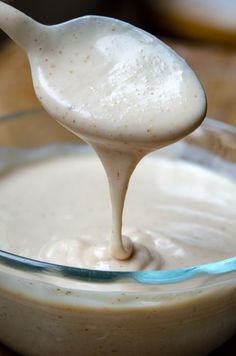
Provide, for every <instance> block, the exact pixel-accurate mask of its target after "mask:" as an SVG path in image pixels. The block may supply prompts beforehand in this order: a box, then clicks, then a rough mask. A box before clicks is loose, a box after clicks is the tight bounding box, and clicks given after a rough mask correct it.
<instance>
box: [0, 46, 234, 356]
mask: <svg viewBox="0 0 236 356" xmlns="http://www.w3.org/2000/svg"><path fill="white" fill-rule="evenodd" d="M167 42H168V43H170V44H171V46H172V47H173V48H175V49H176V50H177V52H178V53H179V54H181V55H182V56H183V57H184V58H185V59H186V60H187V62H188V63H189V64H190V65H191V66H192V68H193V69H194V70H195V71H196V73H197V74H198V76H199V78H200V80H201V81H202V83H203V86H204V88H205V90H206V94H207V97H208V112H207V115H208V116H209V117H212V118H216V119H218V120H222V121H225V122H227V123H231V124H233V125H235V126H236V50H234V49H223V48H219V47H210V48H209V47H207V46H204V47H202V46H199V45H194V44H189V43H183V42H174V41H173V40H167ZM0 78H1V79H0V80H1V85H0V116H3V115H8V114H10V113H14V112H17V111H24V110H27V109H32V108H37V107H40V103H39V102H38V100H37V98H36V96H35V94H34V91H33V87H32V82H31V75H30V70H29V65H28V61H27V58H26V56H25V54H24V53H23V51H22V50H20V49H19V48H17V47H16V46H15V45H14V44H13V43H12V42H5V43H2V44H1V46H0ZM3 355H5V356H10V355H13V353H12V352H11V351H10V350H7V349H6V348H4V347H3V346H1V345H0V356H3ZM213 355H215V356H216V355H217V356H218V355H224V356H235V355H236V336H235V337H234V338H232V339H231V340H230V341H229V342H228V343H227V344H226V345H224V346H223V347H222V348H220V349H219V350H218V351H216V352H214V353H213V354H212V356H213Z"/></svg>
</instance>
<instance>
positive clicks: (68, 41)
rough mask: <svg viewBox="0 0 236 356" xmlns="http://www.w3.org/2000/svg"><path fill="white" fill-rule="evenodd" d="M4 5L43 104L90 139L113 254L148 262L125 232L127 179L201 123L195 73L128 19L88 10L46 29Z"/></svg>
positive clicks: (9, 29)
mask: <svg viewBox="0 0 236 356" xmlns="http://www.w3.org/2000/svg"><path fill="white" fill-rule="evenodd" d="M2 6H4V8H3V10H4V11H5V12H6V15H7V14H8V16H6V17H5V20H4V23H3V25H2V28H3V29H4V30H5V31H6V32H8V33H9V35H10V36H12V38H13V39H14V40H15V41H17V42H18V43H20V44H21V45H22V46H23V47H24V48H25V49H26V50H27V53H28V56H29V60H30V64H31V69H32V76H33V82H34V87H35V90H36V93H37V95H38V97H39V99H40V100H41V102H42V104H43V105H44V107H45V108H46V110H47V111H49V112H50V113H51V114H52V116H53V117H54V118H56V120H58V121H59V122H60V123H61V124H62V125H64V126H65V127H66V128H67V129H69V130H71V131H73V132H74V133H75V134H76V135H78V136H80V137H82V138H83V139H84V140H85V141H87V142H88V143H89V144H91V145H92V146H93V147H94V149H95V150H96V152H97V154H98V155H99V157H100V159H101V161H102V163H103V165H104V168H105V171H106V173H107V177H108V182H109V187H110V197H111V205H112V236H111V239H110V243H109V245H110V254H111V255H112V257H114V258H116V259H118V260H126V259H128V258H132V257H133V256H136V255H139V254H141V255H142V254H143V253H144V254H145V258H147V259H149V260H150V263H151V260H152V257H153V256H152V253H151V252H150V251H149V250H145V251H138V250H139V246H137V245H134V244H133V243H132V241H131V240H130V238H129V237H127V236H123V237H122V213H123V207H124V200H125V195H126V191H127V187H128V183H129V179H130V176H131V174H132V172H133V170H134V169H135V167H136V165H137V164H138V162H139V161H140V160H141V159H142V158H143V157H144V156H145V155H146V154H147V153H149V152H151V151H153V150H155V149H157V148H160V147H162V146H165V145H167V144H170V143H172V142H175V141H176V140H178V139H180V138H181V137H183V136H185V135H186V134H188V133H190V132H191V131H192V130H193V129H195V128H196V127H197V126H198V125H199V124H200V123H201V121H202V119H203V117H204V114H205V110H206V100H205V95H204V91H203V89H202V87H201V85H200V83H199V81H198V79H197V78H196V76H195V74H194V73H193V72H192V70H191V69H190V68H189V67H188V66H187V64H186V63H185V62H184V61H183V59H182V58H180V57H179V56H178V55H177V54H176V53H174V52H173V51H172V50H171V49H170V48H168V47H167V46H166V45H164V44H163V43H162V42H161V41H159V40H158V39H157V38H155V37H154V36H152V35H150V34H148V33H146V32H144V31H142V30H140V29H138V28H135V27H134V26H132V25H129V24H127V23H124V22H121V21H118V20H114V19H110V18H104V17H96V16H88V17H83V18H80V19H77V20H74V21H71V22H68V23H65V24H60V25H57V26H52V27H48V26H43V25H40V24H38V23H35V22H34V21H33V20H32V19H29V18H27V17H25V18H24V21H22V14H21V13H18V12H16V11H14V12H13V13H12V10H11V8H10V7H8V6H7V7H6V5H1V7H2ZM13 19H14V20H15V22H16V23H17V24H19V23H20V25H19V26H18V31H16V28H17V26H16V25H14V29H13V30H12V27H13V25H12V23H13V22H12V20H13ZM16 19H17V20H18V21H16ZM94 198H95V197H94ZM94 198H93V199H94ZM90 203H91V202H90ZM95 244H96V242H95ZM91 253H92V252H91ZM93 253H94V254H95V256H96V251H95V250H94V251H93ZM104 257H105V255H104ZM155 258H156V257H155ZM157 260H159V262H158V263H157V261H156V264H155V267H156V268H157V267H160V258H157Z"/></svg>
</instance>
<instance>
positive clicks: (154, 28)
mask: <svg viewBox="0 0 236 356" xmlns="http://www.w3.org/2000/svg"><path fill="white" fill-rule="evenodd" d="M5 2H8V3H10V4H12V5H14V6H15V7H17V8H18V9H20V10H22V11H24V12H26V13H27V14H28V15H30V16H32V17H33V18H35V19H36V20H38V21H40V22H42V23H44V24H55V23H58V22H62V21H65V20H69V19H72V18H75V17H78V16H82V15H86V14H98V15H104V16H112V17H116V18H119V19H122V20H125V21H128V22H130V23H132V24H134V25H136V26H139V27H141V28H143V29H145V30H147V31H149V32H151V33H153V34H154V35H156V36H158V37H160V38H161V39H162V40H163V41H165V42H166V43H167V44H169V45H170V46H171V47H172V48H174V49H175V50H176V51H177V52H178V53H179V54H180V55H182V56H183V57H184V58H185V59H186V61H187V62H188V63H189V64H190V66H191V67H192V68H193V69H194V70H195V71H196V73H197V74H198V76H199V78H200V80H201V82H202V83H203V86H204V88H205V91H206V94H207V97H208V112H207V115H208V116H209V117H214V118H216V119H218V120H222V121H225V122H228V123H231V124H234V125H236V0H163V1H161V0H136V1H125V0H119V1H114V0H113V1H106V0H60V1H58V0H40V1H32V0H15V1H14V0H9V1H5ZM0 78H1V86H0V116H1V115H5V114H8V113H10V112H16V111H22V110H26V109H29V108H35V107H39V106H40V104H39V102H38V100H37V99H36V97H35V95H34V92H33V89H32V84H31V77H30V72H29V67H28V62H27V59H26V56H25V54H24V53H23V51H22V50H20V49H19V48H17V47H16V46H15V45H14V44H13V43H12V42H11V41H9V40H8V39H7V38H6V37H5V36H4V34H3V33H2V32H0Z"/></svg>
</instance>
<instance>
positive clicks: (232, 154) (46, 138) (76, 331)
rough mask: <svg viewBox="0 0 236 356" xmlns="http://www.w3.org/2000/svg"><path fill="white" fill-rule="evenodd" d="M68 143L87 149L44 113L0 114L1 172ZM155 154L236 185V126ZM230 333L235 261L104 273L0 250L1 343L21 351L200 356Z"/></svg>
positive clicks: (234, 319) (203, 131) (204, 132)
mask: <svg viewBox="0 0 236 356" xmlns="http://www.w3.org/2000/svg"><path fill="white" fill-rule="evenodd" d="M68 144H73V146H74V147H76V149H77V148H78V149H79V150H86V148H84V146H85V144H83V142H82V141H80V140H79V139H78V138H77V137H75V136H74V135H72V134H71V133H69V132H68V131H66V130H65V129H64V128H62V127H61V126H59V125H58V124H57V123H56V122H54V120H52V119H51V118H50V117H49V116H48V115H47V114H46V113H45V112H44V111H43V110H42V109H36V110H31V111H27V112H22V113H17V114H14V115H9V116H6V117H2V118H1V119H0V170H1V171H2V172H3V171H4V170H6V169H9V168H14V167H17V165H19V164H21V162H22V159H23V160H28V161H32V152H35V150H38V149H39V150H40V152H41V153H40V157H39V156H37V155H36V156H35V155H34V156H33V157H36V158H33V160H34V159H38V158H42V156H43V155H44V154H47V155H48V152H49V151H48V147H50V154H52V155H54V154H57V153H58V152H59V153H60V154H61V153H63V152H64V149H65V147H68ZM45 152H46V153H45ZM158 155H161V156H164V157H171V158H172V159H181V160H184V161H187V162H191V163H193V164H196V165H200V166H201V167H205V168H207V169H208V170H210V171H215V172H217V173H220V174H221V175H223V176H225V177H227V178H228V179H230V180H232V181H235V182H236V129H235V128H233V127H231V126H229V125H225V124H222V123H219V122H217V121H214V120H211V119H206V120H205V122H204V124H203V125H202V126H201V127H200V128H198V129H197V130H196V131H195V132H194V133H193V134H191V135H190V136H188V137H186V138H185V139H184V140H182V141H181V142H179V143H177V144H174V145H172V146H169V147H167V148H165V149H162V150H160V151H159V152H158ZM216 194H217V192H216ZM0 216H1V215H0ZM235 238H236V235H235ZM0 246H1V237H0ZM120 282H122V283H123V287H122V288H120ZM235 331H236V257H232V256H230V257H229V258H227V259H225V260H220V261H215V262H212V263H207V264H204V265H199V266H188V267H186V268H180V269H176V270H163V271H142V272H108V271H95V270H88V269H80V268H75V267H68V266H61V265H56V264H52V263H46V262H42V261H37V260H33V259H30V258H26V257H24V256H18V255H15V254H12V253H9V252H7V251H3V250H1V251H0V342H2V343H4V344H5V345H7V346H9V347H10V348H11V349H13V350H15V351H16V352H19V353H20V354H26V355H40V356H41V355H42V356H51V355H52V354H53V353H57V354H58V355H63V356H64V355H70V356H73V355H79V354H80V355H83V356H92V355H111V354H113V353H114V354H116V355H144V354H147V355H159V354H160V355H173V354H174V355H181V356H184V355H188V356H190V355H206V354H208V353H209V352H211V351H212V350H214V349H215V348H217V347H218V346H219V345H221V344H222V343H224V342H225V341H226V340H227V339H228V338H230V337H231V336H232V335H234V333H235Z"/></svg>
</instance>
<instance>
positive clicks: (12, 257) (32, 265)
mask: <svg viewBox="0 0 236 356" xmlns="http://www.w3.org/2000/svg"><path fill="white" fill-rule="evenodd" d="M44 112H45V111H44V110H43V109H42V108H34V109H30V110H26V111H20V112H16V113H13V114H7V115H4V116H2V117H0V122H2V121H8V120H10V121H11V120H15V119H17V120H18V119H20V118H22V117H28V116H31V115H36V114H42V113H44ZM45 113H46V112H45ZM201 126H204V127H210V128H213V129H214V128H217V129H220V130H224V131H227V132H228V133H231V134H233V135H236V127H234V126H232V125H229V124H226V123H223V122H221V121H218V120H215V119H210V118H206V119H205V120H204V122H203V123H202V125H201ZM201 126H200V127H201ZM0 263H1V264H3V265H4V266H7V267H11V268H13V269H17V270H21V271H28V272H34V273H45V272H46V273H47V274H50V275H51V276H60V277H64V278H69V279H76V280H82V281H86V282H92V283H93V282H102V283H104V282H112V281H116V280H120V279H132V280H134V281H136V282H138V283H142V284H151V285H159V284H175V283H178V282H184V281H186V280H189V279H192V278H195V277H199V276H220V275H224V274H230V272H235V271H236V256H235V257H231V258H227V259H224V260H219V261H215V262H211V263H207V264H202V265H194V266H189V267H184V268H178V269H171V270H161V271H157V270H155V271H134V272H132V271H131V272H125V271H105V270H91V269H85V268H78V267H70V266H64V265H58V264H54V263H49V262H43V261H39V260H36V259H31V258H28V257H23V256H19V255H16V254H13V253H10V252H6V251H3V250H0Z"/></svg>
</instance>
